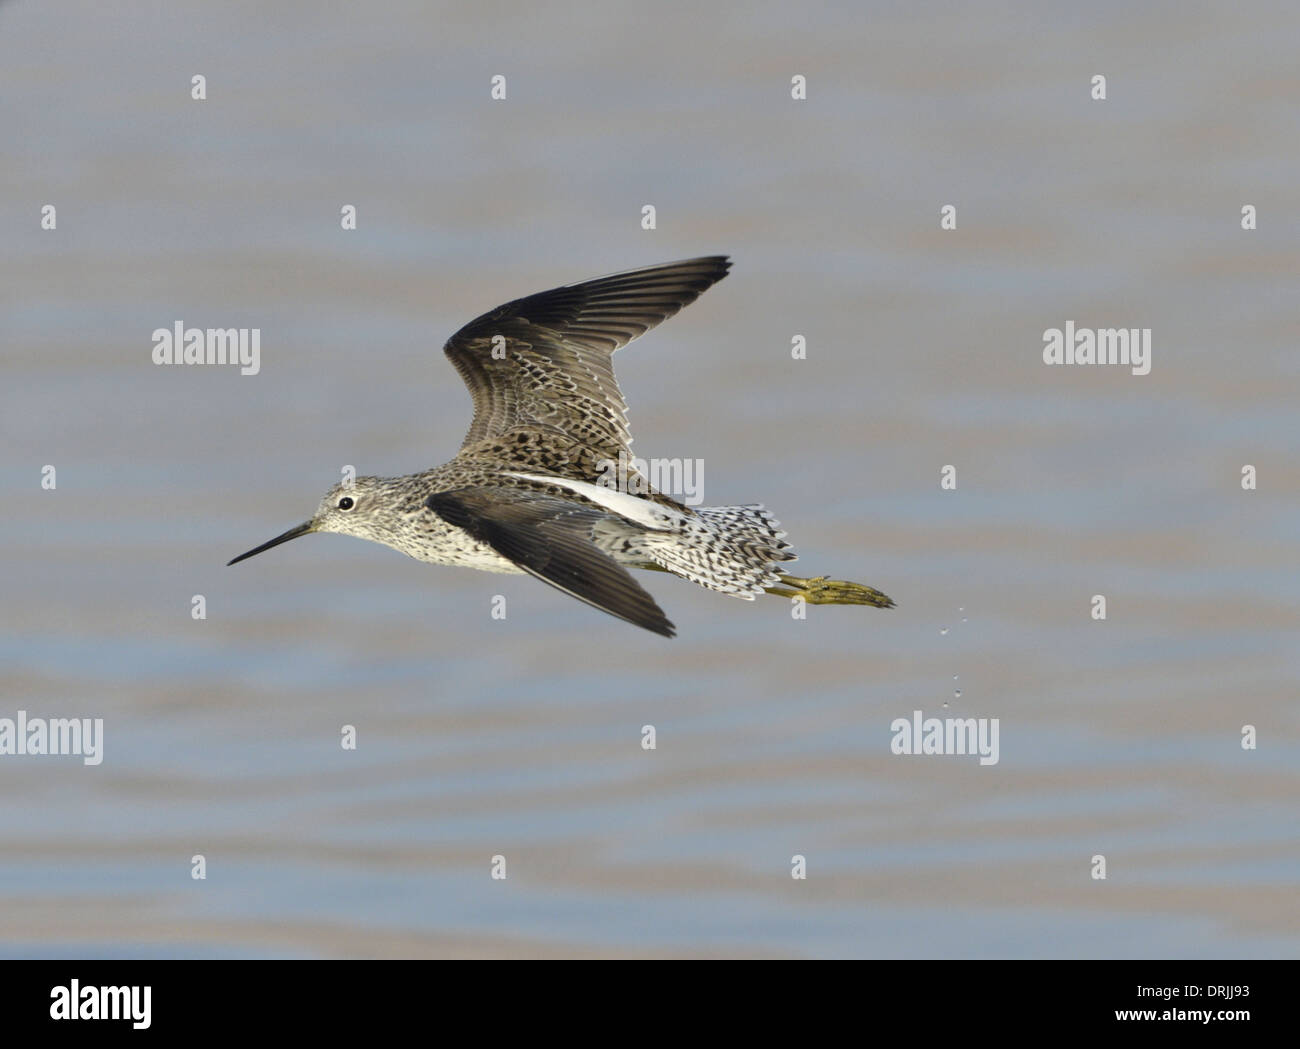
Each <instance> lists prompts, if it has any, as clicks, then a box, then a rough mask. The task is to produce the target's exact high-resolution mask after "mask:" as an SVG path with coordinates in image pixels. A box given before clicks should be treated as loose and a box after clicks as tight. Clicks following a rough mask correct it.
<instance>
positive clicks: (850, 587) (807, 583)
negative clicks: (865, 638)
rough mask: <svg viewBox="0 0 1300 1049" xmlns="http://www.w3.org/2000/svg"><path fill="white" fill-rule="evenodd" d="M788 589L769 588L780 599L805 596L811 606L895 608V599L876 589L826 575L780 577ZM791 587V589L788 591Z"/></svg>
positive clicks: (770, 592) (769, 591) (768, 590)
mask: <svg viewBox="0 0 1300 1049" xmlns="http://www.w3.org/2000/svg"><path fill="white" fill-rule="evenodd" d="M778 578H779V579H780V580H781V582H782V583H783V584H785V586H784V587H779V586H772V587H768V588H767V592H768V593H769V594H776V595H777V596H779V597H802V598H803V599H804V600H805V601H807V602H808V603H809V604H810V605H870V606H871V607H872V608H893V607H894V602H893V600H892V599H891V598H889V597H887V596H886V595H884V594H882V593H881V592H880V591H879V590H877V589H875V588H874V587H870V586H865V585H863V584H862V583H850V582H848V581H846V580H843V579H828V578H827V577H826V576H824V575H822V576H814V577H813V578H811V579H801V578H800V577H799V576H792V575H781V576H778ZM786 588H788V589H786Z"/></svg>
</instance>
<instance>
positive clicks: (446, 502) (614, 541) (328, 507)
mask: <svg viewBox="0 0 1300 1049" xmlns="http://www.w3.org/2000/svg"><path fill="white" fill-rule="evenodd" d="M730 267H731V262H730V260H729V259H728V258H727V257H726V256H725V255H708V256H704V257H702V258H697V259H686V260H683V261H681V262H669V263H665V264H663V265H660V266H651V267H649V268H646V269H638V270H629V271H627V272H625V273H616V274H613V275H612V276H608V277H599V278H597V279H595V280H589V281H584V282H583V283H581V284H569V285H565V286H564V287H561V288H555V289H553V290H551V291H544V292H541V293H539V294H537V295H529V296H527V297H526V298H522V299H515V300H514V301H513V302H508V303H506V304H505V305H504V306H498V307H497V308H496V309H494V310H491V311H490V312H488V313H485V314H483V316H481V317H479V318H478V319H477V320H473V321H471V322H470V323H469V324H467V325H465V327H463V328H461V330H460V331H458V332H457V333H456V334H455V335H453V336H452V337H451V339H450V340H449V341H448V343H447V345H446V346H445V347H444V352H445V353H446V355H447V357H448V358H449V359H450V360H451V363H452V364H454V365H455V366H456V370H457V371H458V372H460V375H461V378H462V379H464V380H465V385H466V386H468V387H469V392H470V394H471V395H472V396H473V398H474V421H473V423H472V424H471V425H470V428H469V433H468V434H467V435H466V437H465V440H464V443H463V444H462V445H461V448H460V451H459V453H457V455H456V457H455V458H454V459H452V460H451V462H449V463H446V464H444V465H442V466H438V467H435V468H434V469H432V470H426V471H424V472H423V473H418V474H411V475H410V476H408V477H358V478H356V480H355V481H352V482H350V483H345V484H336V485H335V486H334V487H333V488H331V489H330V490H329V491H328V492H327V493H326V494H325V498H324V499H322V500H321V503H320V506H318V507H317V508H316V513H315V514H314V515H313V516H312V518H311V519H310V520H308V521H304V522H303V523H302V524H300V525H298V526H297V527H296V528H291V529H289V530H288V531H287V532H285V533H284V534H283V535H278V536H276V537H275V538H274V539H272V540H271V541H270V542H267V543H263V544H262V545H261V546H259V547H256V548H255V549H253V550H250V551H248V553H246V554H240V555H239V556H238V557H236V558H234V559H233V560H232V561H230V562H229V564H232V565H233V564H235V563H236V562H238V561H243V560H244V559H245V558H249V557H252V556H253V555H254V554H260V553H262V551H264V550H269V549H271V547H273V546H279V545H280V544H281V543H286V542H288V541H289V540H290V539H296V538H297V537H298V536H300V535H307V534H308V533H310V532H340V533H342V534H344V535H354V536H357V537H359V538H361V539H370V540H373V541H374V542H377V543H383V544H385V545H386V546H391V547H393V549H395V550H400V551H401V552H402V553H404V554H409V555H410V556H411V557H414V558H416V559H417V560H420V561H428V562H431V563H432V564H441V565H460V566H463V567H466V568H478V569H481V570H483V571H487V572H516V573H519V572H526V573H528V574H529V575H532V576H535V577H536V578H538V579H540V580H542V581H543V582H545V583H549V584H550V585H551V586H554V587H556V588H558V589H560V590H563V591H564V592H565V593H566V594H570V595H572V596H573V597H576V598H578V599H579V600H581V601H585V602H586V603H587V604H589V605H592V606H594V607H596V608H599V609H600V610H601V611H603V612H608V613H609V614H610V615H613V616H617V617H618V618H620V619H624V620H626V621H627V622H629V623H634V624H635V625H637V626H640V627H644V628H645V629H647V630H652V631H654V632H655V633H656V634H662V635H663V636H664V637H672V636H673V634H674V632H675V631H674V629H673V625H672V623H670V622H669V621H668V618H667V617H666V616H665V615H664V613H663V611H662V610H661V609H660V608H659V606H658V605H657V604H656V603H655V601H654V598H652V597H651V596H650V595H649V594H648V593H647V592H646V591H645V590H644V589H643V588H642V587H641V585H640V584H639V583H638V582H637V581H636V580H635V579H634V578H633V577H632V575H631V573H630V572H629V571H628V568H645V569H652V570H656V571H663V572H671V573H672V574H674V575H677V576H681V577H682V578H683V579H689V580H690V581H691V582H693V583H697V584H699V585H700V586H702V587H705V588H707V589H709V590H716V591H718V592H719V593H723V594H727V595H729V596H731V597H739V598H743V599H745V600H746V601H752V600H754V598H755V597H757V596H758V595H759V594H762V593H768V594H776V595H779V596H782V597H788V598H789V597H801V598H803V599H804V600H806V601H807V602H808V603H810V604H846V605H871V606H874V607H876V608H892V607H894V602H893V601H891V600H890V599H889V598H888V597H886V596H885V595H884V594H882V593H881V592H880V591H879V590H875V589H873V588H871V587H869V586H863V585H862V584H860V583H849V582H844V581H842V580H832V579H827V578H826V577H824V576H819V577H816V578H809V579H804V578H800V577H798V576H791V575H786V574H785V573H783V572H781V571H780V570H779V569H778V567H777V566H778V565H780V564H782V563H784V562H786V561H793V560H794V558H795V555H794V554H793V553H792V552H791V551H790V548H789V544H788V543H786V542H785V533H784V532H782V531H780V530H779V525H778V523H777V521H776V519H775V518H774V517H772V515H771V514H769V513H768V512H767V511H766V510H765V509H763V507H762V506H760V505H750V506H709V507H697V508H692V507H690V506H687V505H685V504H684V503H681V502H679V501H678V500H676V499H674V498H672V497H670V496H668V495H666V494H664V493H662V492H659V491H656V490H655V489H653V488H651V487H650V486H649V484H648V483H647V482H646V481H645V479H644V478H643V477H639V476H631V477H629V476H627V474H628V472H629V471H628V470H627V469H626V464H627V463H628V461H630V460H631V444H632V438H631V435H630V434H629V433H628V426H627V404H626V403H625V402H624V400H623V395H622V393H621V392H620V391H619V388H618V383H617V382H615V380H614V369H613V361H612V355H613V353H614V351H615V350H618V349H620V348H621V347H623V346H626V345H627V344H628V343H629V342H631V341H632V340H633V339H635V338H636V337H637V336H639V335H644V334H645V333H646V332H647V331H649V330H650V329H651V328H653V327H654V326H655V325H657V324H659V323H660V322H662V321H665V320H667V319H668V318H669V317H671V316H673V314H675V313H676V312H677V311H678V310H680V309H681V308H682V307H683V306H686V305H688V304H690V303H692V302H694V301H695V300H696V299H697V298H699V296H700V295H701V293H703V292H704V291H705V290H706V289H708V288H709V287H711V286H712V285H713V284H715V283H717V282H718V281H719V280H721V279H722V278H723V277H725V276H726V275H727V270H728V269H729V268H730ZM614 462H618V463H620V464H623V466H624V469H623V470H621V471H619V476H618V482H617V483H616V484H614V485H610V484H609V483H608V481H609V478H610V470H609V464H611V463H614ZM631 472H632V473H633V474H635V466H633V467H632V471H631Z"/></svg>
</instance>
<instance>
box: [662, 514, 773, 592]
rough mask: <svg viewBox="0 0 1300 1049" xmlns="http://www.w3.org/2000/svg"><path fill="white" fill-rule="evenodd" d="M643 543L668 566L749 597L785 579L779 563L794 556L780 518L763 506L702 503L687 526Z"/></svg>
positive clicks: (704, 584)
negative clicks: (706, 504) (782, 529)
mask: <svg viewBox="0 0 1300 1049" xmlns="http://www.w3.org/2000/svg"><path fill="white" fill-rule="evenodd" d="M641 542H642V544H643V551H644V553H645V555H646V556H647V557H648V558H649V559H650V560H651V561H652V562H653V563H654V564H655V565H656V566H657V567H659V568H662V569H663V570H664V571H666V572H672V573H673V575H678V576H681V577H682V578H683V579H689V580H690V581H691V582H692V583H698V584H699V585H700V586H702V587H705V588H706V589H708V590H716V591H717V592H718V593H720V594H727V595H729V596H731V597H739V598H742V599H743V600H745V601H753V600H754V598H756V597H757V596H758V595H759V594H761V593H763V591H764V590H766V589H767V588H768V587H770V586H774V585H775V584H776V583H778V582H779V581H780V573H779V572H778V571H777V569H776V566H777V564H779V563H781V562H783V561H793V560H794V554H793V553H792V552H791V551H790V548H789V547H790V544H789V543H787V542H785V533H784V532H783V531H781V527H780V523H779V522H778V521H777V520H776V518H775V517H773V516H772V515H771V514H770V513H768V512H767V511H766V510H764V509H763V507H761V506H702V507H698V508H697V509H696V511H695V513H694V514H693V515H692V516H691V518H690V521H689V524H688V526H687V527H685V528H684V529H683V530H681V531H674V532H659V533H655V532H650V533H647V534H645V535H644V536H642V539H641Z"/></svg>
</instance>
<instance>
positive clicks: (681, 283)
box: [444, 255, 731, 480]
mask: <svg viewBox="0 0 1300 1049" xmlns="http://www.w3.org/2000/svg"><path fill="white" fill-rule="evenodd" d="M730 266H731V262H730V260H728V259H727V257H726V256H725V255H708V256H704V257H702V258H698V259H687V260H685V261H682V262H669V263H665V264H664V265H662V266H651V267H650V268H648V269H641V270H630V271H628V272H626V273H616V274H614V275H612V276H609V277H599V278H597V279H596V280H589V281H584V282H583V283H581V284H569V285H566V286H564V287H562V288H555V289H554V290H552V291H544V292H541V293H540V294H537V295H529V296H528V297H527V298H523V299H515V300H514V301H513V302H508V303H506V304H505V305H504V306H498V307H497V308H496V309H495V310H492V311H491V312H489V313H485V314H483V316H481V317H479V318H478V319H477V320H473V321H471V322H470V323H469V324H467V325H465V327H463V328H461V330H460V331H458V332H457V333H456V334H455V335H453V336H452V337H451V338H450V339H449V340H448V341H447V345H446V346H445V347H444V352H445V353H446V354H447V357H448V359H449V360H450V361H451V363H452V364H454V365H455V366H456V370H457V371H458V372H460V375H461V378H462V379H464V380H465V385H466V386H468V387H469V392H470V394H471V395H472V396H473V398H474V422H473V423H472V424H471V426H470V428H469V433H468V434H467V435H466V436H465V442H464V444H463V445H461V452H462V454H467V453H468V454H475V453H479V454H483V455H486V456H490V457H492V458H496V459H507V460H508V461H511V462H515V463H518V464H520V465H527V466H538V467H543V468H545V469H547V470H549V471H551V472H554V473H562V474H565V475H566V476H576V477H581V478H583V479H587V480H591V479H593V476H592V475H593V473H594V472H595V470H594V464H595V463H597V462H599V461H600V460H602V459H609V460H617V459H618V455H619V452H620V451H622V452H624V453H625V454H629V457H630V453H629V451H628V450H629V447H630V445H631V443H632V438H631V436H630V435H629V434H628V429H627V404H626V403H625V402H624V400H623V395H622V393H621V392H620V391H619V388H618V383H617V382H615V380H614V367H613V362H612V361H611V359H610V357H611V355H612V354H613V352H614V351H615V350H617V349H619V348H620V347H622V346H626V345H627V344H628V343H629V342H631V341H632V340H633V339H635V338H636V337H637V336H638V335H644V334H645V333H646V332H647V331H649V330H650V329H651V328H653V327H654V326H655V325H656V324H659V323H660V322H661V321H665V320H667V319H668V318H669V317H671V316H672V315H673V314H674V313H676V312H677V311H678V310H680V309H681V308H682V307H683V306H685V305H687V304H689V303H691V302H694V301H695V300H696V299H697V298H698V297H699V296H700V294H701V293H702V292H703V291H705V289H707V288H709V287H710V286H711V285H713V284H715V283H716V282H717V281H719V280H721V279H722V278H723V277H725V276H726V274H727V270H728V268H729V267H730ZM539 442H540V443H541V444H543V445H545V446H546V447H545V448H542V449H538V448H537V447H536V446H537V445H538V443H539Z"/></svg>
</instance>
